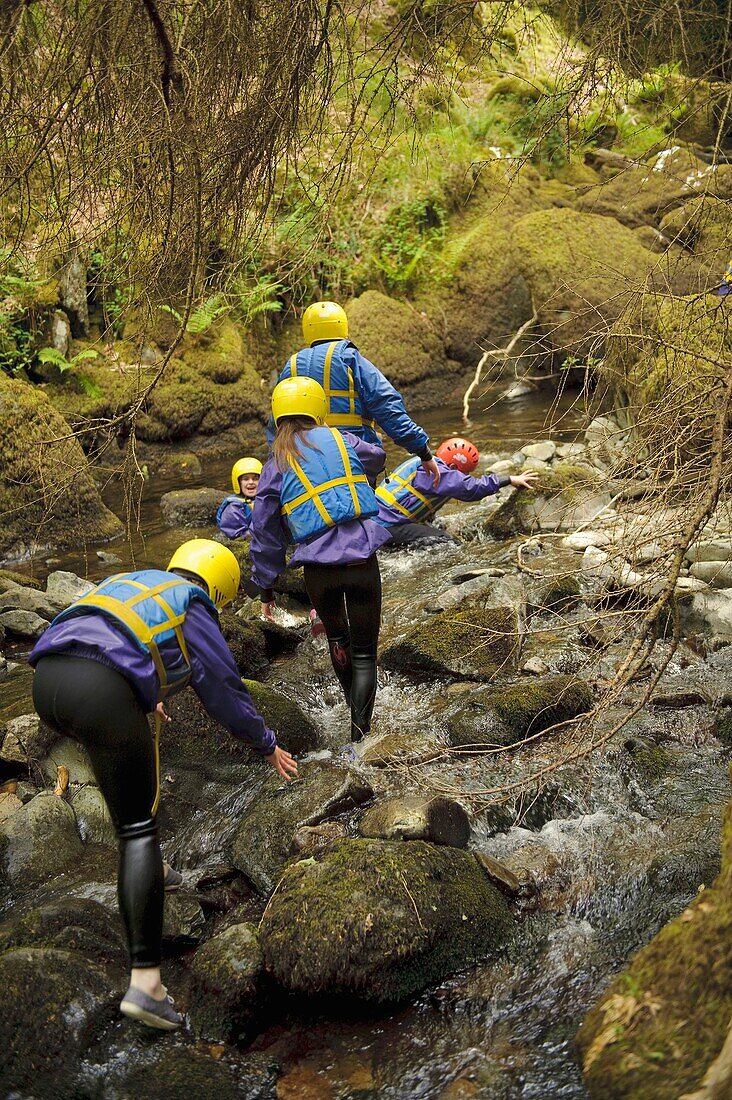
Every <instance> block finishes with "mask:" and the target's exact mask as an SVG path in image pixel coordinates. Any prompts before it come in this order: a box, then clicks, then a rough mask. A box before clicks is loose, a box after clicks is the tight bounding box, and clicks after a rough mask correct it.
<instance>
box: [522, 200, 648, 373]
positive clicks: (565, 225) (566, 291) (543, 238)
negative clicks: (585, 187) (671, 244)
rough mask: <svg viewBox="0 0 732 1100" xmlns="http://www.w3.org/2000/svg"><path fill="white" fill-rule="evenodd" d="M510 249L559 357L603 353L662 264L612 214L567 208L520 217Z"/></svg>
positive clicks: (548, 340)
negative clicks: (611, 332) (612, 329)
mask: <svg viewBox="0 0 732 1100" xmlns="http://www.w3.org/2000/svg"><path fill="white" fill-rule="evenodd" d="M511 247H512V252H511V256H512V262H513V263H514V265H515V267H516V270H517V272H518V273H519V274H520V275H521V276H522V277H523V279H524V281H525V283H526V285H527V286H528V288H529V291H530V294H531V300H532V301H533V303H534V305H535V306H536V309H537V311H538V324H539V326H540V327H541V330H542V333H543V338H544V341H545V343H546V344H547V345H548V346H549V347H551V348H552V349H553V350H554V352H555V353H556V354H558V355H561V356H570V355H572V356H575V357H578V358H582V357H587V356H590V355H591V356H593V357H594V358H600V357H601V355H602V350H601V349H602V343H603V339H604V336H605V333H606V331H607V328H608V326H609V325H610V324H612V323H613V322H614V321H615V320H616V319H617V318H618V317H619V316H620V314H621V312H622V310H623V307H624V306H625V305H626V304H627V302H628V301H629V300H630V298H631V296H632V295H633V294H634V293H637V292H638V291H642V290H643V289H644V288H645V287H646V286H647V284H648V282H649V280H651V273H652V271H653V268H654V265H657V264H658V256H656V255H654V254H653V253H652V252H649V251H648V249H646V248H644V247H643V246H642V245H641V244H639V242H638V241H637V240H636V238H635V237H634V235H633V233H632V232H631V231H630V229H627V228H626V227H625V226H623V225H620V224H619V223H618V222H617V221H615V220H614V219H613V218H610V217H600V216H598V215H597V214H588V213H582V212H580V211H577V210H570V209H566V208H565V209H560V210H557V209H552V210H540V211H538V212H537V213H533V214H527V215H526V217H523V218H521V219H520V220H519V221H517V222H516V224H515V226H514V227H513V230H512V234H511ZM529 316H530V314H529Z"/></svg>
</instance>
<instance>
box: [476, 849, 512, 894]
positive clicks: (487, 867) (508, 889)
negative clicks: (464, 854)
mask: <svg viewBox="0 0 732 1100" xmlns="http://www.w3.org/2000/svg"><path fill="white" fill-rule="evenodd" d="M474 855H475V858H476V859H477V861H478V863H479V864H480V866H481V867H482V869H483V871H484V872H485V873H486V875H487V876H488V878H489V879H490V881H491V882H492V883H493V885H494V886H496V887H497V888H498V889H499V890H500V891H501V893H502V894H505V895H506V897H509V898H517V897H519V895H520V894H521V893H522V890H523V889H524V884H522V882H521V879H520V878H519V877H518V875H515V874H514V873H513V871H512V870H511V868H510V867H507V866H506V865H505V863H501V862H500V861H499V860H497V859H494V858H493V856H489V855H487V854H486V853H485V852H475V853H474Z"/></svg>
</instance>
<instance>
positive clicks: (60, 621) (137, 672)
mask: <svg viewBox="0 0 732 1100" xmlns="http://www.w3.org/2000/svg"><path fill="white" fill-rule="evenodd" d="M239 579H240V574H239V563H238V561H237V560H236V558H235V557H234V555H233V554H232V552H231V550H229V549H228V548H227V547H226V546H222V545H221V544H220V543H218V542H213V541H212V540H210V539H192V540H191V541H190V542H186V543H184V544H183V546H180V547H178V549H177V550H176V552H175V553H174V554H173V556H172V558H171V559H170V562H169V563H168V567H167V569H165V570H161V569H139V570H133V571H131V572H128V573H119V574H116V575H115V576H112V577H107V578H106V580H103V581H102V582H101V584H99V585H98V586H97V587H96V588H94V589H93V590H92V591H91V592H90V593H89V594H88V595H86V596H83V597H82V598H81V599H80V600H77V601H76V603H74V604H72V605H71V607H68V608H67V609H66V610H65V611H62V612H61V614H60V615H57V616H56V618H55V619H54V621H53V622H52V624H51V625H50V626H49V628H48V629H47V630H46V631H45V633H44V634H43V635H42V637H41V638H40V639H39V641H38V642H37V643H36V646H35V647H34V649H33V651H32V652H31V654H30V657H29V661H30V663H31V664H32V665H33V666H34V667H35V675H34V677H33V702H34V705H35V708H36V710H37V711H38V714H39V715H40V716H41V718H42V719H43V721H44V722H46V724H47V725H49V726H50V727H51V728H52V729H54V730H56V731H57V732H58V733H61V734H63V735H64V736H67V737H72V738H74V739H75V740H77V741H79V742H80V743H81V744H82V745H83V746H84V747H85V749H86V750H87V752H88V754H89V757H90V760H91V764H92V767H93V769H94V775H95V776H96V780H97V783H98V784H99V788H100V790H101V792H102V794H103V795H104V799H105V801H106V803H107V806H108V807H109V811H110V815H111V818H112V821H113V822H114V826H115V829H116V831H117V836H118V838H119V847H120V852H119V857H120V858H119V902H120V910H121V913H122V920H123V923H124V925H125V929H126V932H127V940H128V945H129V952H130V962H131V968H132V971H131V974H130V985H129V988H128V990H127V992H126V994H125V996H124V998H123V1000H122V1003H121V1005H120V1008H121V1011H122V1012H123V1013H124V1014H125V1015H126V1016H130V1017H132V1018H133V1019H136V1020H140V1021H142V1023H144V1024H147V1025H148V1026H150V1027H155V1028H160V1029H164V1030H169V1031H170V1030H174V1029H175V1028H177V1027H180V1025H181V1023H182V1022H183V1017H182V1016H181V1015H180V1013H178V1012H177V1011H176V1010H175V1008H174V1006H173V1001H172V999H171V998H170V997H168V995H167V990H166V989H165V986H164V985H163V984H162V981H161V976H160V956H161V937H162V927H163V891H164V890H166V889H170V888H171V887H175V886H176V885H179V884H180V882H181V876H180V875H179V874H178V872H176V871H173V870H172V869H171V868H164V865H163V860H162V856H161V852H160V844H159V841H158V828H157V820H156V817H157V809H158V801H159V796H160V771H159V760H158V753H157V747H158V746H157V735H156V738H155V740H153V738H152V737H151V736H150V728H149V725H148V715H149V714H150V713H152V712H155V718H156V733H158V734H159V731H160V724H161V722H162V721H163V720H166V721H167V720H168V718H167V715H166V714H165V711H164V709H163V700H164V699H167V698H168V697H169V696H171V695H174V694H176V693H177V692H179V691H182V690H183V688H185V687H186V685H187V684H190V686H191V687H192V688H193V690H194V691H195V692H196V694H197V695H198V697H199V698H200V700H201V702H202V703H203V705H204V707H205V708H206V710H207V711H208V712H209V714H211V716H212V717H214V718H215V719H217V720H218V721H219V722H221V724H222V725H223V726H225V728H226V729H228V730H229V732H230V733H231V734H232V735H233V736H234V737H238V738H241V739H243V740H244V741H246V742H247V743H248V744H249V746H250V748H252V749H253V750H254V751H255V752H256V753H258V754H259V755H261V756H263V757H264V758H265V760H267V762H268V763H269V764H270V765H271V766H272V767H273V768H274V769H275V770H276V771H277V772H278V773H279V774H280V775H281V776H283V777H284V778H285V779H290V778H292V777H293V776H294V775H296V774H297V764H296V763H295V761H294V760H293V758H292V757H291V756H290V754H289V753H287V752H285V751H284V750H283V749H282V748H280V747H279V746H278V744H277V740H276V737H275V734H274V732H273V731H272V730H270V729H268V728H267V727H266V726H265V724H264V722H263V721H262V718H261V717H260V716H259V714H258V713H257V711H256V709H255V707H254V704H253V703H252V700H251V696H250V695H249V692H248V691H247V690H246V688H245V687H244V685H243V684H242V682H241V677H240V674H239V670H238V668H237V666H236V662H235V661H234V658H233V656H232V654H231V652H230V650H229V647H228V645H227V644H226V640H225V639H224V635H223V634H222V632H221V627H220V625H219V620H218V609H219V608H221V607H224V606H225V605H226V604H227V603H229V602H230V601H231V600H232V599H233V598H234V596H235V595H236V593H237V590H238V588H239Z"/></svg>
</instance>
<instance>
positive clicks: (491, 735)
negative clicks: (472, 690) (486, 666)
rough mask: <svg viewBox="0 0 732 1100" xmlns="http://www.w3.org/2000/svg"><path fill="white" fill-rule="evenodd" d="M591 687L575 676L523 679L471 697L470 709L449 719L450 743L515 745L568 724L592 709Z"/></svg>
mask: <svg viewBox="0 0 732 1100" xmlns="http://www.w3.org/2000/svg"><path fill="white" fill-rule="evenodd" d="M592 703H593V695H592V691H591V690H590V688H589V686H588V685H587V684H586V683H585V682H584V681H583V680H578V679H577V678H576V677H572V676H546V677H542V678H538V677H537V678H536V679H533V678H532V679H531V680H522V681H521V682H519V683H517V684H514V685H513V686H512V687H508V688H503V689H501V690H500V691H494V690H492V689H490V690H487V691H482V692H481V693H480V694H479V696H475V695H471V698H470V702H469V703H468V704H467V706H461V707H459V708H457V709H456V710H455V711H454V712H453V713H452V714H450V715H448V717H447V727H448V731H449V736H450V741H451V743H452V744H453V745H459V746H463V747H465V746H471V745H482V746H486V747H488V746H494V745H513V744H515V742H516V741H520V740H522V738H524V737H530V736H531V735H533V734H535V733H541V732H542V730H545V729H548V728H549V727H550V726H554V725H556V724H557V723H558V722H566V721H568V720H569V719H570V718H575V717H577V715H579V714H585V713H586V712H587V711H588V710H590V708H591V707H592Z"/></svg>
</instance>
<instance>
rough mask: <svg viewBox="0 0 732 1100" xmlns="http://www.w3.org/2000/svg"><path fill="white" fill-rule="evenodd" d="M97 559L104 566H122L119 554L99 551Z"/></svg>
mask: <svg viewBox="0 0 732 1100" xmlns="http://www.w3.org/2000/svg"><path fill="white" fill-rule="evenodd" d="M97 557H98V558H99V560H100V562H102V563H103V564H104V565H121V564H122V558H120V557H119V556H118V555H117V554H110V553H108V552H107V551H106V550H97Z"/></svg>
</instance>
